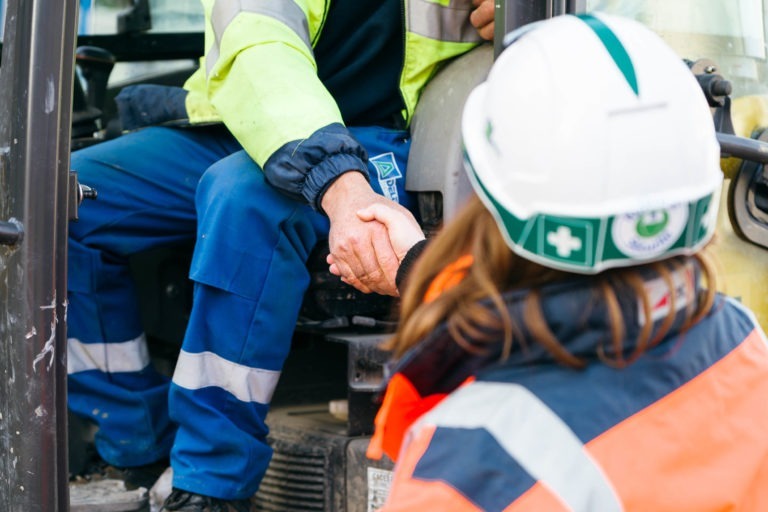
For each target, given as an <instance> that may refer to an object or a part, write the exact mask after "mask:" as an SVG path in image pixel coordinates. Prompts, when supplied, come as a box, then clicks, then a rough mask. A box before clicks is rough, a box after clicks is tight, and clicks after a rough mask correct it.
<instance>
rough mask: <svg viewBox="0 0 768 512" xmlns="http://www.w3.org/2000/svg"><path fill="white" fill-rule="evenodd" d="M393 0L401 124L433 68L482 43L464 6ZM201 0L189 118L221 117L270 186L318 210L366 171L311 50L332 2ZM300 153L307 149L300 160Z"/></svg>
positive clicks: (466, 0) (450, 0) (437, 0)
mask: <svg viewBox="0 0 768 512" xmlns="http://www.w3.org/2000/svg"><path fill="white" fill-rule="evenodd" d="M400 1H401V2H402V13H403V22H404V23H405V30H404V39H405V40H404V63H403V68H402V71H401V75H400V91H401V94H402V97H403V101H404V104H405V109H404V111H403V118H404V121H405V124H406V125H407V123H408V122H409V121H410V118H411V116H412V114H413V111H414V108H415V106H416V102H417V101H418V98H419V94H420V92H421V90H422V88H423V87H424V85H425V84H426V83H427V81H428V80H429V79H430V77H431V76H432V75H433V74H434V72H435V71H436V69H437V67H438V66H439V65H440V63H442V62H444V61H446V60H448V59H450V58H452V57H455V56H457V55H460V54H462V53H464V52H466V51H468V50H470V49H471V48H473V47H474V46H476V45H477V43H479V42H480V37H479V35H478V34H477V31H476V30H475V29H474V27H472V25H471V24H470V23H469V13H470V12H471V10H472V1H471V0H400ZM202 2H203V4H204V7H205V16H206V28H205V45H206V48H205V55H204V57H203V58H202V59H201V66H200V69H199V70H198V71H197V72H196V73H195V74H194V75H193V76H192V77H190V79H189V80H188V81H187V83H186V84H185V88H186V89H187V90H188V91H189V94H188V95H187V97H186V110H187V113H188V114H189V119H190V122H192V123H205V122H216V121H223V122H224V124H225V125H226V126H227V128H228V129H229V130H230V131H231V132H232V133H233V135H234V136H235V137H236V138H237V139H238V141H239V142H240V143H241V144H242V146H243V148H244V149H245V150H246V151H247V153H248V154H249V155H250V156H251V158H253V159H254V161H255V162H256V163H257V164H258V165H259V166H260V167H261V168H262V169H264V171H265V173H266V174H267V178H268V180H269V181H270V182H271V183H273V184H274V185H276V186H278V188H281V189H284V191H286V192H287V193H289V194H291V195H294V196H296V197H297V198H299V199H300V198H302V197H303V198H304V200H306V201H307V202H309V203H310V204H312V205H313V206H315V207H318V204H319V200H320V198H321V196H322V192H323V191H324V189H325V187H327V185H328V184H329V183H330V182H332V181H333V179H335V177H337V176H338V175H339V174H341V173H343V172H346V171H349V170H359V171H361V172H364V171H365V169H366V167H365V152H364V151H363V152H362V153H361V152H360V151H359V149H358V148H356V147H355V146H356V143H355V142H354V139H352V138H351V137H349V136H348V134H346V135H345V132H346V129H345V128H344V127H343V120H342V117H341V114H340V112H339V108H338V106H337V104H336V101H335V100H334V98H333V97H332V96H331V95H330V94H329V92H328V91H327V90H326V88H325V87H324V85H323V84H322V82H321V81H320V80H319V78H318V76H317V66H316V62H315V59H314V55H313V51H312V48H313V46H314V45H315V44H316V43H317V41H318V40H319V38H320V37H322V33H323V26H324V23H325V20H326V16H327V15H328V11H329V7H330V3H331V2H330V1H329V0H238V1H235V0H202ZM339 125H341V126H339ZM326 130H330V133H331V135H332V136H331V137H330V138H329V137H326V135H327V133H326ZM340 140H341V142H339V141H340ZM305 147H306V149H307V151H308V152H309V153H308V154H300V153H301V152H302V151H303V150H304V149H305ZM281 150H282V151H281Z"/></svg>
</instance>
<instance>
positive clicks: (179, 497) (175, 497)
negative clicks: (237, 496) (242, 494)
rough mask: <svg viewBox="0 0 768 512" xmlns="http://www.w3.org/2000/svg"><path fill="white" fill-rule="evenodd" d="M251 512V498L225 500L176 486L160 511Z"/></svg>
mask: <svg viewBox="0 0 768 512" xmlns="http://www.w3.org/2000/svg"><path fill="white" fill-rule="evenodd" d="M166 510H167V511H172V510H179V511H182V512H249V511H250V510H251V502H250V500H223V499H220V498H212V497H210V496H203V495H202V494H195V493H193V492H189V491H183V490H181V489H176V488H174V489H173V491H171V495H170V496H168V498H167V499H166V500H165V503H163V508H161V509H160V512H165V511H166Z"/></svg>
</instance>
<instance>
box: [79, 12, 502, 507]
mask: <svg viewBox="0 0 768 512" xmlns="http://www.w3.org/2000/svg"><path fill="white" fill-rule="evenodd" d="M203 4H204V8H205V15H206V31H205V35H206V40H205V45H206V46H205V56H204V58H203V59H202V60H201V65H200V69H199V70H198V71H197V72H196V73H195V74H194V75H193V76H192V77H191V78H190V79H189V80H188V81H187V83H186V84H185V87H184V89H169V88H166V87H159V86H143V87H136V88H131V89H129V90H126V91H124V92H123V93H121V95H120V96H119V97H118V98H117V101H118V107H119V109H120V112H121V117H122V120H123V123H124V125H123V126H124V128H126V129H129V130H135V131H132V132H131V133H128V134H126V135H123V136H121V137H119V138H117V139H114V140H112V141H109V142H106V143H102V144H99V145H96V146H92V147H89V148H87V149H84V150H81V151H78V152H76V153H74V154H73V155H72V167H73V169H75V170H77V172H78V173H79V178H80V180H81V181H82V182H83V183H87V184H88V185H90V186H92V187H94V188H95V189H97V190H98V192H99V199H98V201H94V202H93V203H92V204H89V205H87V206H85V205H84V206H83V208H81V210H80V220H79V222H77V223H75V224H73V225H72V226H71V228H70V240H69V247H70V251H69V333H68V338H69V353H68V366H69V368H68V370H69V404H70V408H71V410H72V411H74V412H75V413H77V414H78V415H80V416H83V417H85V418H88V419H90V420H92V421H93V422H95V423H96V424H97V425H98V432H97V433H96V439H95V445H96V448H97V450H98V453H99V455H100V456H101V458H103V459H104V460H105V461H106V462H107V463H109V464H111V465H114V466H117V467H120V468H128V469H129V470H131V469H133V470H135V471H133V473H130V472H129V474H138V473H139V472H140V470H141V469H143V468H147V467H148V466H150V465H151V464H152V463H154V462H156V461H162V460H164V458H166V457H168V456H169V453H170V462H171V465H172V467H173V487H174V490H173V492H172V493H171V495H170V496H169V497H168V499H167V500H166V503H165V505H164V508H163V510H169V511H170V510H183V511H193V510H194V511H204V510H205V511H213V510H217V511H218V510H247V509H248V499H249V498H250V497H251V496H252V495H253V494H254V493H255V491H256V489H257V487H258V485H259V482H260V480H261V478H262V476H263V475H264V472H265V471H266V468H267V465H268V463H269V460H270V456H271V449H270V447H269V446H268V445H267V443H266V435H267V426H266V425H265V422H264V420H265V416H266V414H267V409H268V405H269V402H270V398H271V396H272V393H273V391H274V389H275V385H276V383H277V380H278V378H279V376H280V370H281V368H282V365H283V362H284V360H285V358H286V356H287V354H288V350H289V346H290V341H291V336H292V333H293V329H294V326H295V322H296V319H297V316H298V312H299V308H300V306H301V302H302V297H303V294H304V292H305V290H306V288H307V286H308V282H309V275H308V271H307V270H306V268H305V262H306V260H307V257H308V255H309V253H310V251H311V250H312V248H313V247H314V246H315V244H316V243H317V242H318V240H321V239H329V244H330V250H331V253H332V254H333V255H334V258H335V261H337V262H338V264H339V266H340V268H341V271H342V273H343V275H344V276H345V280H347V281H349V282H352V283H354V284H355V285H356V286H358V287H360V288H362V289H364V290H365V291H370V292H379V293H388V294H396V293H397V290H396V288H395V286H394V273H395V272H396V270H397V259H396V257H395V256H394V255H393V253H392V248H391V244H390V242H389V240H388V234H387V231H386V229H384V227H383V226H382V225H380V224H378V223H375V222H363V221H362V220H360V219H359V218H358V217H357V216H356V214H355V212H356V211H357V210H359V209H360V208H361V207H363V206H366V205H370V204H373V203H376V204H379V205H381V206H382V207H383V208H385V209H393V210H397V211H398V212H399V213H400V214H402V215H403V216H404V217H405V218H407V219H408V222H409V223H411V224H415V222H416V221H415V219H414V218H413V216H412V215H411V214H410V213H407V212H408V210H406V207H410V206H411V203H410V198H409V197H408V194H407V193H406V192H405V190H404V187H403V184H404V176H405V172H406V168H405V162H406V157H407V154H408V149H409V143H410V139H409V134H408V131H407V128H408V124H409V122H410V120H411V116H412V114H413V112H414V108H415V106H416V103H417V101H418V98H419V94H420V92H421V90H422V88H423V87H424V85H425V83H426V82H427V80H428V79H429V78H430V77H431V76H432V75H433V74H434V72H435V71H436V70H437V69H438V66H440V64H441V63H443V62H445V61H447V60H448V59H451V58H453V57H455V56H457V55H460V54H462V53H464V52H466V51H468V50H470V49H472V48H473V47H475V46H476V45H477V44H479V43H480V42H481V41H482V37H481V35H483V36H485V37H486V38H487V37H490V35H491V34H492V33H493V2H492V1H491V0H474V1H472V0H455V1H451V2H450V5H447V3H446V2H435V1H433V0H380V1H377V2H360V1H358V0H335V1H334V2H328V1H320V0H282V1H250V2H248V1H241V2H235V1H227V0H219V1H216V2H214V1H212V0H204V1H203ZM148 125H150V126H149V127H146V126H148ZM157 125H163V126H157ZM139 128H143V129H139ZM189 242H194V244H195V249H194V255H193V260H192V266H191V270H190V277H191V279H192V280H193V281H194V283H195V289H194V305H193V308H192V311H191V316H190V319H189V325H188V328H187V331H186V336H185V338H184V341H183V345H182V349H181V353H180V355H179V358H178V363H177V366H176V370H175V373H174V375H173V379H172V382H169V381H168V379H167V378H166V377H164V376H163V375H161V374H160V373H159V372H157V371H156V370H155V369H154V368H153V366H152V365H151V364H150V360H149V357H148V350H147V346H146V336H145V334H144V333H143V330H142V327H141V324H140V321H139V314H138V307H137V304H136V300H137V299H136V296H135V290H134V288H133V284H132V281H131V279H130V277H129V271H128V265H127V260H128V257H129V256H130V255H132V254H135V253H138V252H141V251H145V250H147V249H150V248H156V247H160V246H167V245H172V244H180V243H189ZM382 261H384V262H389V263H385V264H383V265H380V263H379V262H382ZM169 411H170V415H169Z"/></svg>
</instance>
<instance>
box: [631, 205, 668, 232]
mask: <svg viewBox="0 0 768 512" xmlns="http://www.w3.org/2000/svg"><path fill="white" fill-rule="evenodd" d="M667 224H669V213H668V212H667V211H666V210H659V211H655V212H649V213H644V214H642V215H640V218H638V219H637V224H635V231H637V234H638V235H640V236H642V237H643V238H651V237H654V236H658V235H659V233H661V232H662V231H664V228H666V227H667Z"/></svg>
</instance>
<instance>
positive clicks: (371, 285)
mask: <svg viewBox="0 0 768 512" xmlns="http://www.w3.org/2000/svg"><path fill="white" fill-rule="evenodd" d="M374 204H375V205H379V207H381V208H385V209H392V210H395V211H402V212H405V213H407V214H410V212H408V210H406V209H405V208H403V207H402V206H400V205H399V204H397V203H395V202H394V201H390V200H389V199H387V198H385V197H383V196H380V195H379V194H377V193H375V192H374V191H373V189H371V187H370V185H368V182H367V181H366V180H365V178H364V177H363V176H362V175H361V174H360V173H357V172H348V173H345V174H342V175H341V176H340V177H339V178H337V179H336V181H334V182H333V184H332V185H331V187H330V188H329V189H328V190H327V191H326V193H325V195H324V196H323V200H322V207H323V210H324V211H325V213H326V214H327V215H328V218H329V219H330V221H331V230H330V233H329V235H328V245H329V246H330V250H331V253H330V255H329V257H328V263H329V265H330V266H331V269H330V270H331V272H332V273H333V274H335V275H338V276H341V279H342V281H344V282H345V283H347V284H349V285H351V286H354V287H355V288H357V289H358V290H360V291H362V292H364V293H370V292H376V293H381V294H386V295H394V296H396V295H397V294H398V293H397V287H396V286H395V276H396V275H397V268H398V266H399V264H400V261H399V260H398V258H397V254H396V253H395V251H394V249H393V248H392V245H391V243H390V241H389V235H388V233H387V229H386V227H385V226H384V225H383V224H381V223H379V222H366V221H364V220H362V219H361V218H360V217H358V215H357V211H358V210H362V209H364V208H366V207H368V206H371V205H374Z"/></svg>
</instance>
